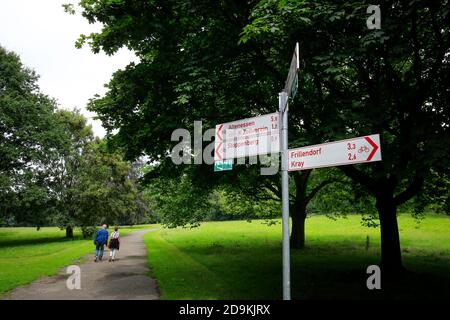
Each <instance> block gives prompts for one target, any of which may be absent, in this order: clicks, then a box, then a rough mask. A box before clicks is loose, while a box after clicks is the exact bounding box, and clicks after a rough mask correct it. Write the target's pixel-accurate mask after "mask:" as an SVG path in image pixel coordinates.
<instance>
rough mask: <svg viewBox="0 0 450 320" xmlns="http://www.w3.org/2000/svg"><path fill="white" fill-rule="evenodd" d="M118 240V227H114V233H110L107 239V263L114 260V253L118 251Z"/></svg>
mask: <svg viewBox="0 0 450 320" xmlns="http://www.w3.org/2000/svg"><path fill="white" fill-rule="evenodd" d="M119 246H120V239H119V227H114V232H113V233H111V237H110V238H109V246H108V247H109V262H111V261H113V262H114V260H115V259H116V253H117V251H119Z"/></svg>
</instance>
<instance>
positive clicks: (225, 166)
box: [214, 159, 233, 171]
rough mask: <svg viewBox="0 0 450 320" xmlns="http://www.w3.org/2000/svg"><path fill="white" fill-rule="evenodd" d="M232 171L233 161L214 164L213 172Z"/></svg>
mask: <svg viewBox="0 0 450 320" xmlns="http://www.w3.org/2000/svg"><path fill="white" fill-rule="evenodd" d="M225 170H233V159H229V160H221V161H216V162H214V171H225Z"/></svg>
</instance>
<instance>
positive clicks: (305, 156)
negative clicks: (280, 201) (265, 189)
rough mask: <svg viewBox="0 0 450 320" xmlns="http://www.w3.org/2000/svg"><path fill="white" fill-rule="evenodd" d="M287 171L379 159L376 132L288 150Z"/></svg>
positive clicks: (379, 151) (378, 138)
mask: <svg viewBox="0 0 450 320" xmlns="http://www.w3.org/2000/svg"><path fill="white" fill-rule="evenodd" d="M288 154H289V157H288V158H289V167H288V168H289V171H294V170H304V169H312V168H320V167H334V166H341V165H346V164H355V163H364V162H373V161H380V160H381V149H380V136H379V135H378V134H374V135H370V136H365V137H358V138H353V139H347V140H341V141H335V142H329V143H324V144H318V145H314V146H308V147H303V148H298V149H290V150H288Z"/></svg>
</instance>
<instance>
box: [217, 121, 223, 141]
mask: <svg viewBox="0 0 450 320" xmlns="http://www.w3.org/2000/svg"><path fill="white" fill-rule="evenodd" d="M222 128H223V123H222V124H221V125H220V126H219V129H217V136H218V137H219V139H220V141H222V140H223V139H222V136H221V135H220V131H222Z"/></svg>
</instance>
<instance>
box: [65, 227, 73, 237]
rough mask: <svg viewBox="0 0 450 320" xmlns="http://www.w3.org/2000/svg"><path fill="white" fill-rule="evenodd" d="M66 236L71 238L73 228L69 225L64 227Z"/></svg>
mask: <svg viewBox="0 0 450 320" xmlns="http://www.w3.org/2000/svg"><path fill="white" fill-rule="evenodd" d="M66 238H71V239H72V238H73V228H72V227H71V226H67V227H66Z"/></svg>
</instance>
